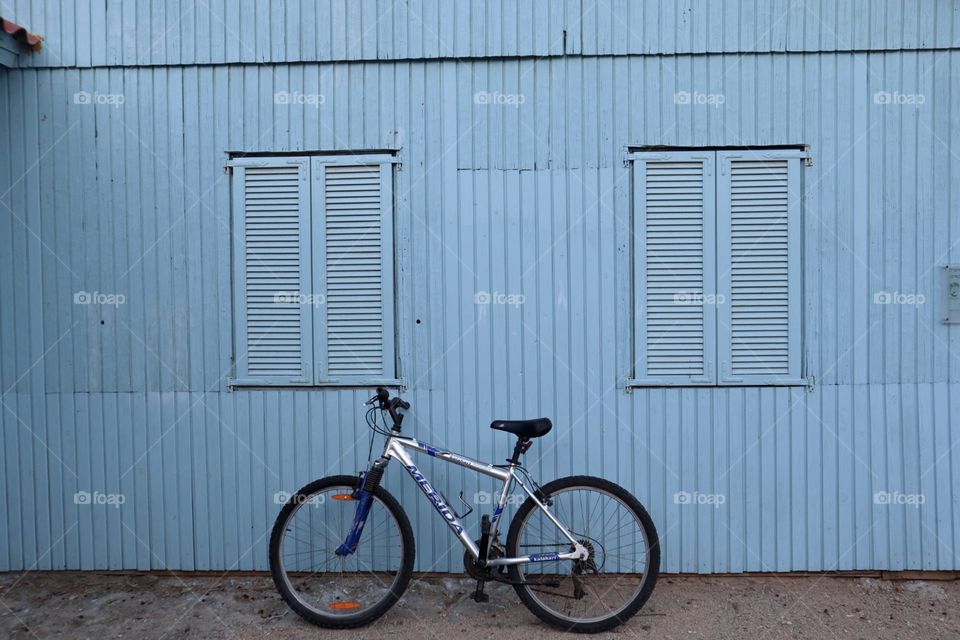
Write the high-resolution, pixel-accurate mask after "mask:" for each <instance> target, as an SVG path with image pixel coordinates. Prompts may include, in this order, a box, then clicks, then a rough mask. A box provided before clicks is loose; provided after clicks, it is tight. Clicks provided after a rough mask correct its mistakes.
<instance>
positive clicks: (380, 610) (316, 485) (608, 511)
mask: <svg viewBox="0 0 960 640" xmlns="http://www.w3.org/2000/svg"><path fill="white" fill-rule="evenodd" d="M364 404H365V405H367V406H369V407H370V409H368V410H367V412H366V422H367V425H368V426H369V427H370V428H371V429H372V430H373V432H374V433H373V434H371V451H372V450H373V438H375V437H376V434H380V435H382V436H384V437H385V438H386V444H385V445H384V448H383V453H382V455H381V456H380V457H379V458H377V459H376V460H374V461H373V462H372V463H371V464H370V465H369V467H368V468H367V470H366V471H365V472H363V473H361V474H360V475H359V476H348V475H339V476H329V477H326V478H322V479H320V480H316V481H314V482H311V483H310V484H308V485H306V486H305V487H303V488H302V489H300V490H299V491H298V492H297V493H295V494H294V495H292V496H291V497H290V499H289V500H288V501H287V502H286V504H284V506H283V508H282V509H281V511H280V514H279V516H278V517H277V521H276V524H275V525H274V528H273V533H272V535H271V538H270V569H271V573H272V575H273V580H274V583H275V584H276V586H277V589H278V590H279V591H280V594H281V595H282V596H283V599H284V600H285V601H286V602H287V604H288V605H289V606H290V607H291V608H292V609H293V610H294V611H296V612H297V613H298V614H299V615H300V616H302V617H303V618H305V619H306V620H308V621H309V622H312V623H314V624H317V625H320V626H323V627H329V628H339V629H343V628H353V627H359V626H362V625H365V624H369V623H371V622H373V621H374V620H376V619H377V618H379V617H380V616H381V615H383V614H384V613H385V612H386V611H387V610H388V609H389V608H390V607H391V606H393V605H394V604H395V603H396V602H397V601H398V600H399V599H400V597H401V595H403V592H404V590H405V589H406V588H407V585H408V584H409V582H410V578H411V576H412V573H413V561H414V548H415V547H414V539H413V530H412V529H411V527H410V521H409V520H408V519H407V516H406V514H405V513H404V511H403V508H402V507H401V506H400V503H399V502H397V500H396V499H395V498H394V497H393V496H392V495H390V493H388V492H387V491H386V490H385V489H384V488H383V487H382V486H380V481H381V479H382V478H383V474H384V471H385V470H386V468H387V465H388V463H389V462H390V461H391V460H397V461H398V462H399V463H400V464H401V465H402V466H403V468H404V469H406V470H407V472H408V473H409V474H410V476H411V477H412V478H413V479H414V481H415V482H416V484H417V486H418V487H420V489H421V491H422V492H423V494H424V495H425V496H426V497H427V499H428V500H429V501H430V503H431V504H432V505H433V506H434V508H435V509H436V510H437V512H438V513H439V514H440V516H441V517H442V518H443V520H444V522H446V524H447V526H448V527H449V528H450V530H451V531H452V532H453V534H454V536H456V538H457V539H458V540H459V541H460V543H461V544H462V545H463V546H464V548H465V553H464V569H465V571H466V573H467V574H468V575H469V576H470V577H472V578H473V579H475V580H476V590H475V591H474V593H473V598H474V600H476V601H477V602H483V601H486V600H487V599H488V594H486V593H484V584H485V583H486V582H490V581H496V582H502V583H506V584H509V585H513V587H514V589H515V590H516V592H517V595H518V596H519V597H520V600H521V601H522V602H523V603H524V604H525V605H526V606H527V608H528V609H530V611H532V612H533V613H534V614H535V615H536V616H537V617H539V618H540V619H541V620H543V621H545V622H547V623H549V624H551V625H554V626H556V627H560V628H562V629H565V630H568V631H575V632H586V633H593V632H598V631H606V630H608V629H612V628H613V627H616V626H617V625H620V624H622V623H623V622H625V621H627V620H628V619H629V618H630V617H631V616H633V615H634V614H635V613H637V611H639V610H640V608H641V607H642V606H643V605H644V603H645V602H646V601H647V599H648V598H649V597H650V594H651V592H652V591H653V587H654V585H655V584H656V581H657V575H658V573H659V570H660V546H659V541H658V539H657V531H656V528H655V527H654V524H653V520H652V519H651V518H650V516H649V514H647V511H646V509H644V507H643V505H641V504H640V502H639V501H638V500H637V499H636V498H635V497H634V496H633V495H632V494H630V493H629V492H628V491H627V490H626V489H624V488H623V487H620V486H618V485H616V484H614V483H612V482H609V481H607V480H604V479H602V478H595V477H590V476H570V477H566V478H561V479H559V480H554V481H553V482H549V483H547V484H545V485H543V486H540V485H539V484H537V482H536V481H535V480H534V479H533V478H532V477H531V475H530V473H529V472H528V471H527V470H526V469H525V468H524V467H523V465H522V464H521V462H520V456H521V455H523V454H525V453H526V452H527V451H528V450H529V449H530V447H531V445H532V444H533V440H534V439H536V438H539V437H542V436H544V435H546V434H547V433H548V432H549V431H550V429H551V428H552V424H551V422H550V420H549V419H547V418H540V419H536V420H496V421H494V422H493V423H492V424H491V425H490V427H491V428H492V429H495V430H498V431H503V432H506V433H509V434H513V435H514V436H516V437H517V440H516V443H515V446H514V448H513V455H511V457H510V458H508V459H507V462H506V464H487V463H484V462H480V461H478V460H474V459H472V458H468V457H466V456H462V455H460V454H458V453H454V452H452V451H446V450H443V449H439V448H436V447H433V446H432V445H429V444H426V443H424V442H420V441H419V440H417V439H415V438H411V437H408V436H404V435H402V434H401V424H402V422H403V417H404V414H403V413H401V412H405V411H407V410H409V409H410V404H409V403H408V402H406V401H404V400H402V399H401V398H399V397H392V398H391V397H390V394H389V392H388V391H387V390H386V389H384V388H382V387H380V388H378V389H377V393H376V395H374V396H373V397H372V398H370V400H368V401H367V402H366V403H364ZM388 416H389V418H390V419H391V422H392V424H391V425H390V426H389V429H388V428H387V417H388ZM410 452H421V453H426V454H427V455H429V456H433V457H434V458H436V459H437V460H442V461H444V462H449V463H452V464H455V465H459V466H462V467H466V468H467V469H470V470H472V471H475V472H477V473H481V474H484V475H487V476H490V477H492V478H495V479H496V480H499V481H501V482H502V483H503V486H502V489H500V492H499V498H498V499H497V501H496V503H495V504H491V506H493V507H494V508H493V512H492V513H491V514H483V515H482V517H481V520H480V538H479V539H477V540H474V538H473V537H472V536H471V535H470V534H469V533H468V531H467V528H466V527H465V526H464V524H463V522H462V520H463V518H465V517H466V516H467V515H469V514H470V513H471V512H472V511H473V507H472V506H470V504H469V503H468V502H467V501H466V500H465V499H464V498H463V492H461V493H460V500H461V502H462V503H463V504H464V505H465V507H467V508H468V509H469V510H468V511H467V512H466V513H463V514H460V513H457V512H456V511H455V510H454V507H453V506H451V504H450V501H449V500H447V499H446V497H444V495H443V494H442V493H441V492H440V491H439V490H438V489H437V488H436V487H435V486H434V485H433V484H432V483H431V482H430V481H429V480H428V479H427V477H426V476H425V475H424V473H423V471H422V470H421V469H420V468H419V467H417V465H416V464H414V461H413V459H412V458H411V455H410ZM514 485H517V486H519V487H520V489H522V490H523V492H524V493H525V494H526V499H525V501H524V502H523V503H522V504H521V505H520V507H519V508H518V509H517V512H516V514H515V515H514V517H513V520H512V521H511V523H510V528H509V531H508V533H507V537H506V543H503V542H501V540H500V535H499V524H500V518H501V516H502V515H503V512H504V507H505V506H506V504H507V501H508V499H510V498H511V497H512V495H513V491H514ZM521 495H522V494H521ZM491 502H492V500H491Z"/></svg>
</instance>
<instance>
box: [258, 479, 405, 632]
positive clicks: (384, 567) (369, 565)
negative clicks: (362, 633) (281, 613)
mask: <svg viewBox="0 0 960 640" xmlns="http://www.w3.org/2000/svg"><path fill="white" fill-rule="evenodd" d="M359 482H360V480H359V478H357V477H354V476H330V477H327V478H322V479H320V480H317V481H315V482H312V483H310V484H308V485H307V486H305V487H304V488H302V489H300V491H298V492H297V493H296V494H295V495H293V496H292V497H291V498H290V499H289V500H288V501H287V503H286V504H285V505H284V507H283V509H281V511H280V515H278V516H277V522H276V524H275V525H274V527H273V534H272V535H271V537H270V570H271V573H272V574H273V581H274V583H275V584H276V586H277V589H278V590H279V591H280V595H282V596H283V599H284V600H285V601H286V602H287V604H288V605H290V607H291V608H292V609H293V610H294V611H296V612H297V613H298V614H300V616H302V617H303V618H304V619H306V620H308V621H310V622H312V623H314V624H316V625H320V626H322V627H330V628H336V629H347V628H352V627H359V626H362V625H365V624H369V623H371V622H373V621H374V620H376V619H377V618H379V617H380V616H381V615H383V614H384V613H385V612H386V611H387V609H389V608H390V607H391V606H393V605H394V604H395V603H396V602H397V600H399V599H400V596H401V595H402V594H403V592H404V590H405V589H406V588H407V585H408V584H409V582H410V576H411V574H412V573H413V558H414V553H415V551H414V542H413V531H412V530H411V528H410V521H409V520H408V519H407V516H406V514H405V513H404V512H403V509H402V508H401V507H400V504H399V503H398V502H397V501H396V499H395V498H394V497H393V496H391V495H390V494H389V493H387V491H386V490H385V489H384V488H383V487H377V489H376V490H375V491H374V494H373V504H372V505H371V508H370V513H369V515H368V517H367V520H366V525H365V526H364V528H363V534H362V535H361V537H360V541H359V543H358V545H357V548H356V551H354V552H353V553H352V554H350V555H347V556H338V555H336V553H335V550H336V549H337V547H338V546H339V545H341V544H342V543H343V542H344V540H345V539H346V538H347V534H348V533H349V532H350V529H351V527H352V526H353V518H354V514H355V513H356V510H357V501H356V500H354V499H353V495H352V494H353V492H354V490H355V489H356V488H357V487H358V486H359Z"/></svg>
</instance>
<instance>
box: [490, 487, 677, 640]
mask: <svg viewBox="0 0 960 640" xmlns="http://www.w3.org/2000/svg"><path fill="white" fill-rule="evenodd" d="M575 488H583V489H593V490H598V491H601V492H603V493H607V494H611V495H612V496H614V497H616V498H617V499H619V500H620V501H621V503H622V504H623V505H625V506H626V507H627V508H629V509H630V511H632V512H633V514H634V515H635V516H636V518H637V521H638V522H639V523H640V525H641V526H642V528H643V530H644V535H645V539H646V541H647V558H648V568H647V570H646V572H645V574H644V578H643V583H642V585H641V587H640V589H639V591H638V593H637V595H636V596H635V597H634V598H632V599H631V600H630V601H629V603H628V604H627V605H626V606H625V607H623V608H622V609H621V610H620V611H618V612H615V613H614V614H612V615H610V616H608V617H607V618H604V619H601V620H596V621H590V622H576V621H571V620H570V619H564V618H562V617H559V616H558V615H556V614H555V613H554V612H553V611H551V610H549V609H547V608H546V607H544V606H543V605H541V604H540V602H538V600H537V598H535V597H534V596H533V595H532V593H531V587H530V586H529V585H524V584H521V583H522V581H523V579H524V575H523V573H522V568H521V566H520V565H512V566H510V578H511V580H513V581H514V589H515V590H516V592H517V596H519V598H520V600H521V601H522V602H523V604H524V605H526V607H527V608H528V609H529V610H530V611H531V612H532V613H533V614H534V615H536V616H537V617H538V618H540V619H541V620H543V621H544V622H546V623H548V624H550V625H552V626H554V627H558V628H561V629H563V630H565V631H573V632H576V633H598V632H601V631H608V630H610V629H613V628H614V627H617V626H619V625H621V624H623V623H624V622H626V621H627V620H629V619H630V618H631V617H633V616H634V615H635V614H636V613H637V612H638V611H639V610H640V609H641V608H642V607H643V605H644V604H645V603H646V602H647V600H648V599H649V598H650V594H651V593H652V592H653V588H654V586H655V585H656V582H657V576H658V575H659V572H660V543H659V539H658V538H657V530H656V527H655V526H654V524H653V519H652V518H651V517H650V514H648V513H647V510H646V509H645V508H644V507H643V505H642V504H640V501H639V500H637V498H636V497H635V496H634V495H633V494H631V493H630V492H629V491H627V490H626V489H624V488H623V487H621V486H619V485H617V484H614V483H613V482H610V481H609V480H604V479H603V478H596V477H593V476H568V477H565V478H560V479H558V480H554V481H553V482H549V483H547V484H546V485H544V486H543V487H542V488H541V490H542V492H543V494H544V495H545V496H547V497H550V496H552V495H554V494H556V493H557V492H559V491H561V490H564V489H575ZM535 508H536V504H535V503H534V502H533V500H531V499H530V498H527V500H525V501H524V502H523V504H522V505H520V508H519V509H518V510H517V513H516V514H515V515H514V517H513V520H512V521H511V522H510V530H509V532H508V534H507V556H509V557H516V556H520V555H523V554H521V553H519V551H520V536H521V528H522V527H523V526H524V524H525V523H526V522H527V518H528V516H529V515H530V514H531V512H532V511H533V510H534V509H535ZM564 524H565V526H566V523H564Z"/></svg>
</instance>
